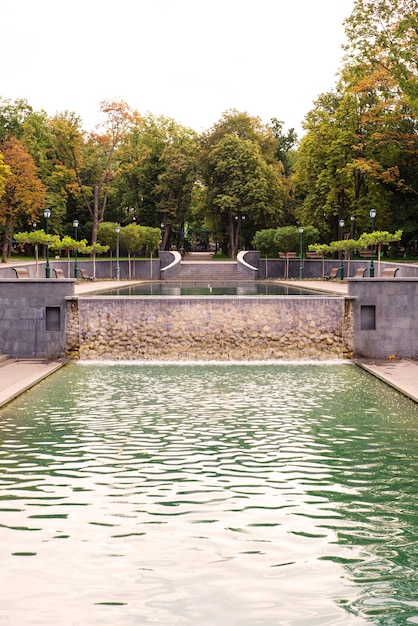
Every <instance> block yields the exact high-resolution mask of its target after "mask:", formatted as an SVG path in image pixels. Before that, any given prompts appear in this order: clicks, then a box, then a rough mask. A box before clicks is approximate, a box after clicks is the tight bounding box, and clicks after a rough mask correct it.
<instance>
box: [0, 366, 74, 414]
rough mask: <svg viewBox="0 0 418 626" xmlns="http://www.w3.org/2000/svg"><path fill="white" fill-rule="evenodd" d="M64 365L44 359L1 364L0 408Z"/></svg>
mask: <svg viewBox="0 0 418 626" xmlns="http://www.w3.org/2000/svg"><path fill="white" fill-rule="evenodd" d="M64 364H65V362H64V361H49V360H44V359H18V360H15V359H9V360H7V361H3V362H2V363H0V406H3V405H4V404H6V403H7V402H10V400H13V399H14V398H16V397H17V396H19V395H20V394H21V393H23V392H24V391H26V390H27V389H30V388H31V387H33V386H34V385H36V383H38V382H39V381H41V380H43V379H44V378H46V377H47V376H49V375H50V374H52V372H55V371H56V370H57V369H59V368H60V367H62V366H63V365H64Z"/></svg>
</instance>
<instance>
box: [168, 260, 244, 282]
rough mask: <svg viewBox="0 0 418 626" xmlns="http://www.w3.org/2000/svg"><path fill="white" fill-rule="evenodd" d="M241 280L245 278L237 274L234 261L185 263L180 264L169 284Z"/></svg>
mask: <svg viewBox="0 0 418 626" xmlns="http://www.w3.org/2000/svg"><path fill="white" fill-rule="evenodd" d="M242 280H245V277H244V276H242V274H240V273H239V271H238V266H237V263H236V262H235V261H225V262H223V261H212V262H211V261H209V262H206V263H205V262H200V261H187V262H182V263H181V268H180V274H178V275H177V276H176V277H175V278H172V279H171V282H194V283H227V282H237V281H242ZM247 280H248V279H247Z"/></svg>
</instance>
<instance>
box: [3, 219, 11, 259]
mask: <svg viewBox="0 0 418 626" xmlns="http://www.w3.org/2000/svg"><path fill="white" fill-rule="evenodd" d="M9 250H10V215H9V214H8V213H7V214H6V222H5V224H4V240H3V248H2V252H1V262H2V263H7V257H8V255H9Z"/></svg>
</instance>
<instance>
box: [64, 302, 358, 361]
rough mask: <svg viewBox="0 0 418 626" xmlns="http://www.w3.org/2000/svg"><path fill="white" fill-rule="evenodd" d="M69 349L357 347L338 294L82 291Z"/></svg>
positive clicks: (94, 354)
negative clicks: (89, 294) (114, 294)
mask: <svg viewBox="0 0 418 626" xmlns="http://www.w3.org/2000/svg"><path fill="white" fill-rule="evenodd" d="M67 317H68V326H67V355H68V356H69V357H71V358H80V359H83V360H96V359H98V360H106V359H111V360H154V361H155V360H160V361H173V360H174V361H186V360H192V361H193V360H194V361H196V360H204V361H208V360H225V361H228V360H256V361H257V360H258V361H259V360H268V359H322V360H324V359H339V358H349V357H351V356H352V354H353V329H352V325H353V319H352V311H351V303H350V301H348V300H345V299H344V298H339V297H335V298H333V297H315V296H310V297H307V298H300V297H282V298H269V297H263V298H260V297H245V298H229V297H225V296H220V297H212V298H211V297H194V298H182V299H177V298H175V299H173V298H165V297H159V298H149V299H147V298H138V297H131V298H129V297H127V298H120V297H119V298H106V297H100V298H80V299H78V300H72V301H70V302H69V305H68V313H67Z"/></svg>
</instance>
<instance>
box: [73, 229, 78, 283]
mask: <svg viewBox="0 0 418 626" xmlns="http://www.w3.org/2000/svg"><path fill="white" fill-rule="evenodd" d="M73 226H74V233H75V234H74V239H75V242H76V245H77V228H78V220H74V222H73ZM74 253H75V262H74V278H78V256H77V248H75V250H74Z"/></svg>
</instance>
